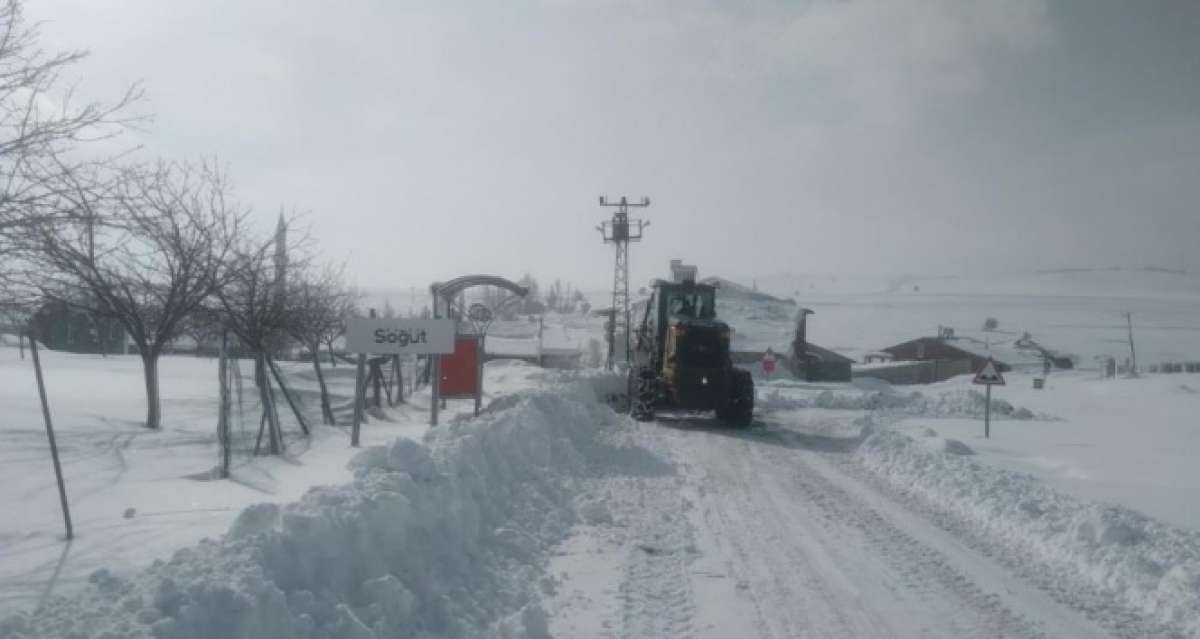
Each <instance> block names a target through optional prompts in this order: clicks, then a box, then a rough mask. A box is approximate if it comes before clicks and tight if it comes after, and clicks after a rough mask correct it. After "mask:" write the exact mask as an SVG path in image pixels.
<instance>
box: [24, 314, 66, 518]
mask: <svg viewBox="0 0 1200 639" xmlns="http://www.w3.org/2000/svg"><path fill="white" fill-rule="evenodd" d="M29 353H30V354H31V355H33V371H34V374H35V375H36V376H37V385H38V396H39V397H41V400H42V417H43V418H45V420H46V438H47V439H49V440H50V458H51V459H53V460H54V477H55V478H56V479H57V480H58V499H59V501H60V502H61V503H62V511H63V523H64V524H66V527H67V539H68V540H71V539H73V538H74V537H75V533H74V531H73V530H72V529H71V509H70V508H69V507H68V506H67V484H66V482H64V481H63V474H62V464H60V463H59V462H58V445H57V444H56V443H55V442H54V425H53V424H52V423H51V421H50V402H49V401H47V400H46V382H45V381H44V380H43V379H42V361H41V360H40V359H39V358H38V350H37V340H35V339H34V338H33V335H30V336H29Z"/></svg>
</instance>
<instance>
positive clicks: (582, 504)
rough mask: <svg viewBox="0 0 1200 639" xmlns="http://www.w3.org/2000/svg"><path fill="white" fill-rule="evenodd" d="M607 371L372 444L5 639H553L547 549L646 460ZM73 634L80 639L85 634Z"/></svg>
mask: <svg viewBox="0 0 1200 639" xmlns="http://www.w3.org/2000/svg"><path fill="white" fill-rule="evenodd" d="M610 382H612V380H610V379H608V378H607V377H599V378H583V379H579V380H576V381H571V382H564V383H562V384H558V385H556V386H555V387H554V388H553V389H551V390H547V391H544V392H538V393H528V394H523V395H514V396H509V397H505V398H502V399H500V400H498V401H496V402H494V403H493V406H492V407H491V408H490V409H489V410H488V411H486V412H485V414H483V415H482V416H480V417H479V418H475V419H456V420H454V421H452V422H451V423H450V424H448V425H446V426H445V427H441V428H438V429H434V430H432V431H431V432H430V433H429V435H428V436H427V437H426V438H425V441H424V443H416V442H413V441H411V440H404V439H400V440H397V441H396V442H394V443H393V444H391V445H390V446H386V447H374V448H370V449H367V450H365V451H363V452H362V453H361V454H359V455H358V456H357V457H355V458H354V460H353V461H352V462H351V465H352V468H353V470H354V480H353V481H352V482H351V483H350V484H347V485H344V486H340V487H329V488H316V489H313V490H312V491H310V492H309V493H308V494H306V495H305V496H304V497H303V498H302V499H301V500H300V501H299V502H296V503H294V504H290V505H286V506H279V505H275V504H260V505H258V506H252V507H250V508H248V509H246V510H245V511H243V512H242V514H241V515H240V516H239V517H238V518H237V520H236V521H235V522H234V524H233V526H232V527H231V528H230V531H229V533H228V534H227V535H225V536H224V537H223V538H221V539H218V540H214V541H210V540H206V541H203V542H201V543H200V544H198V545H197V546H195V547H192V548H187V549H184V550H181V551H179V552H177V553H176V554H175V555H174V556H173V557H172V558H171V559H170V560H169V561H159V562H155V563H154V564H153V565H152V566H150V567H149V568H147V569H145V570H143V571H140V572H137V573H134V574H130V575H123V574H121V575H119V574H114V573H112V572H109V571H106V570H101V571H97V572H96V573H94V574H93V575H92V577H91V578H90V580H89V581H90V582H91V584H90V586H89V587H88V588H87V589H86V590H85V591H84V592H83V593H81V594H79V595H76V596H72V597H70V598H63V599H54V600H51V601H50V602H48V603H47V604H46V605H44V606H43V607H42V608H40V609H39V610H38V611H36V612H33V613H19V614H17V615H13V616H10V617H8V618H6V619H3V620H0V637H5V638H8V637H14V638H15V637H67V636H78V637H158V638H180V639H183V638H200V637H230V638H232V637H255V638H264V639H265V638H271V637H279V638H284V637H287V638H293V637H353V638H370V637H391V636H400V635H403V636H414V637H467V636H479V635H488V636H504V637H541V636H545V635H546V634H547V631H546V620H545V614H544V613H543V611H542V609H541V607H540V605H539V601H540V599H541V597H542V595H543V594H544V593H546V592H550V591H552V590H553V589H554V587H555V586H554V580H553V578H551V577H549V576H548V575H546V573H545V570H544V568H545V561H546V560H545V551H546V549H548V548H549V547H550V546H551V545H553V544H555V543H557V542H559V541H561V540H562V539H564V538H565V537H566V535H567V534H568V531H569V529H570V527H571V526H572V525H573V524H574V523H575V522H576V520H577V519H578V518H581V517H582V518H584V519H591V518H594V517H595V516H596V513H595V512H593V511H595V510H597V509H598V508H599V509H603V505H602V504H599V503H598V502H594V501H591V500H589V498H588V497H586V495H585V492H584V487H583V482H584V481H585V480H586V478H587V474H588V472H589V469H590V468H593V467H595V466H596V464H595V463H594V462H596V461H598V460H605V462H606V464H605V465H609V463H611V461H612V460H613V459H614V458H616V459H619V458H620V456H621V455H623V454H626V453H629V454H637V453H641V452H643V451H634V450H632V449H628V448H621V447H620V446H618V445H615V444H614V443H612V442H613V441H615V440H614V439H613V437H614V434H615V431H617V430H618V427H619V424H620V423H621V422H620V421H619V420H618V418H617V417H616V415H615V414H614V413H613V412H612V411H611V410H610V409H609V408H608V407H607V406H605V405H603V404H602V403H600V402H599V401H597V397H598V396H602V392H603V391H604V390H611V389H599V390H598V387H599V386H604V385H606V384H608V385H611V384H610ZM72 633H76V634H72Z"/></svg>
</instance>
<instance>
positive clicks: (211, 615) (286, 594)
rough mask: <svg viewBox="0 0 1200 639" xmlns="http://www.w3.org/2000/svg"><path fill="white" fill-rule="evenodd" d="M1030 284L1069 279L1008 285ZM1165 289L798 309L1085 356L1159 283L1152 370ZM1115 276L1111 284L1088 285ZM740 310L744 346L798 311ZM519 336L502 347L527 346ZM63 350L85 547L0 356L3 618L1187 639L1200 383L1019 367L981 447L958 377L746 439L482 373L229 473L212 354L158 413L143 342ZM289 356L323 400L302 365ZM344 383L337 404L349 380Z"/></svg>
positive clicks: (512, 368)
mask: <svg viewBox="0 0 1200 639" xmlns="http://www.w3.org/2000/svg"><path fill="white" fill-rule="evenodd" d="M1042 277H1049V278H1050V280H1045V281H1052V282H1057V281H1059V280H1064V281H1067V282H1068V283H1069V284H1070V285H1071V286H1072V287H1075V288H1076V289H1077V290H1078V291H1079V292H1080V295H1079V296H1076V297H1070V296H1066V295H1064V294H1063V292H1062V291H1056V290H1052V289H1053V287H1052V286H1049V285H1047V286H1046V288H1045V289H1044V290H1039V293H1038V294H1036V295H1029V294H1027V293H1028V291H1026V294H1017V293H1020V292H1021V290H1020V286H1023V285H1029V282H1030V281H1043V280H1040V279H1039V278H1042ZM1178 277H1180V276H1178V274H1165V273H1157V272H1149V274H1146V273H1144V272H1136V273H1135V274H1133V275H1130V274H1129V273H1126V272H1117V274H1116V275H1114V274H1112V273H1105V272H1101V273H1100V275H1097V274H1096V273H1095V272H1084V274H1082V275H1081V274H1080V273H1067V274H1047V275H1028V276H1022V277H1021V278H1017V279H1016V280H1015V281H1016V283H1015V284H1012V288H1014V291H1015V293H1014V294H1013V295H1012V296H1011V297H1006V298H1004V304H1007V305H1008V306H1003V305H1001V306H995V307H989V306H987V305H986V302H987V300H989V299H994V298H992V297H988V296H987V295H975V294H973V293H972V294H967V293H963V292H962V291H959V290H951V289H952V288H954V287H958V288H974V287H975V284H971V286H969V287H967V286H965V285H962V286H960V285H961V284H962V283H961V282H957V281H956V280H945V281H941V280H934V281H927V280H921V281H920V282H919V283H917V284H914V283H913V282H912V281H911V280H898V281H897V283H895V285H894V286H891V287H889V288H885V289H883V290H874V291H873V290H870V289H866V287H865V285H864V287H863V289H864V290H862V291H851V292H850V293H838V292H836V291H824V290H821V289H820V288H819V287H817V286H816V285H815V283H816V280H814V283H813V286H812V287H811V288H810V289H809V290H810V292H809V293H808V294H807V295H808V297H810V298H811V299H817V302H810V301H806V300H803V299H802V300H801V302H802V303H803V304H804V305H806V306H810V307H813V308H817V309H818V316H817V317H814V318H813V324H811V325H810V336H811V337H812V339H813V340H814V341H816V342H817V343H820V344H823V345H826V346H836V345H838V342H841V341H842V340H843V339H844V340H845V341H844V343H843V344H844V345H848V346H849V347H850V350H853V349H860V350H861V351H864V352H865V351H869V350H873V349H875V348H878V347H879V346H885V345H887V343H888V340H891V339H892V338H891V337H889V336H892V335H894V336H896V339H895V340H894V341H901V338H900V337H899V336H900V335H901V334H904V336H903V339H907V338H909V337H914V336H917V335H923V334H928V333H930V332H932V331H931V330H920V331H919V332H918V333H916V334H906V333H905V332H906V331H907V330H909V329H910V328H911V329H912V330H918V329H917V327H919V326H924V324H925V323H929V322H932V323H933V324H934V328H936V324H937V323H939V322H940V323H945V324H951V325H953V324H954V322H955V320H954V319H953V317H951V318H950V319H946V320H944V321H943V320H941V317H942V315H943V314H947V315H953V314H954V313H958V314H960V316H961V317H962V318H963V321H965V318H968V317H975V316H976V315H978V316H979V318H978V320H974V323H981V322H982V319H983V318H984V317H987V316H989V315H995V316H996V317H997V318H998V319H1000V321H1001V326H1002V328H1006V329H1011V330H1014V331H1015V330H1020V329H1021V328H1024V329H1026V330H1031V332H1033V333H1034V337H1035V338H1037V339H1039V341H1041V342H1043V343H1045V344H1046V345H1048V346H1051V347H1056V348H1064V349H1076V352H1078V353H1079V354H1081V355H1085V354H1087V353H1091V352H1096V353H1097V354H1099V353H1100V351H1092V350H1087V349H1097V348H1102V347H1103V346H1104V345H1105V344H1106V343H1108V342H1106V340H1109V339H1110V338H1111V339H1113V340H1116V339H1118V338H1121V339H1123V337H1124V336H1123V334H1122V333H1121V332H1120V331H1119V330H1116V329H1111V330H1110V328H1111V327H1100V325H1099V324H1097V325H1096V328H1094V329H1087V328H1086V326H1087V325H1088V324H1087V323H1088V322H1089V321H1091V320H1092V318H1093V317H1094V316H1099V317H1101V318H1102V321H1105V322H1110V323H1112V318H1111V317H1108V315H1104V314H1106V313H1110V311H1112V309H1117V308H1123V307H1128V306H1129V305H1130V304H1134V303H1144V304H1145V305H1144V306H1142V307H1135V308H1133V309H1132V310H1133V311H1134V313H1135V318H1138V322H1139V323H1138V331H1139V332H1138V339H1139V360H1141V359H1142V352H1143V350H1142V349H1143V347H1142V344H1143V341H1144V342H1145V343H1146V346H1145V351H1144V352H1147V353H1149V355H1147V357H1148V358H1149V359H1148V360H1147V361H1154V359H1153V358H1155V357H1161V358H1163V359H1173V360H1189V359H1192V360H1195V359H1200V357H1197V355H1198V354H1200V350H1193V347H1194V345H1193V344H1192V342H1191V341H1190V340H1191V339H1192V337H1194V332H1195V331H1193V330H1192V329H1191V328H1188V327H1190V326H1191V322H1193V321H1195V320H1192V319H1191V317H1188V316H1187V309H1189V308H1192V309H1194V308H1195V305H1196V304H1197V299H1200V295H1194V294H1193V293H1191V292H1189V290H1190V289H1189V288H1188V286H1187V285H1186V284H1187V283H1188V282H1190V280H1186V279H1184V280H1180V279H1172V278H1178ZM1022 278H1023V279H1022ZM1105 278H1107V280H1106V279H1105ZM1161 278H1165V279H1161ZM1142 280H1146V281H1149V282H1150V284H1147V285H1146V286H1144V287H1141V288H1138V287H1137V286H1136V284H1137V282H1138V281H1142ZM795 281H796V280H795V279H793V280H791V282H792V283H793V284H794V283H795ZM1105 281H1107V282H1108V284H1107V285H1106V286H1108V288H1109V289H1111V290H1112V291H1113V292H1114V294H1119V296H1117V297H1103V296H1100V295H1096V296H1095V297H1088V296H1091V295H1092V294H1093V293H1095V292H1096V291H1093V290H1091V289H1089V288H1088V287H1089V286H1093V285H1094V286H1093V288H1098V289H1103V288H1104V287H1105V286H1103V285H1104V282H1105ZM769 282H770V280H769V279H768V278H764V279H763V280H760V282H759V284H760V287H764V288H765V285H766V284H768V283H769ZM931 282H932V283H931ZM1022 282H1023V284H1022ZM1156 282H1157V283H1156ZM993 284H994V286H995V287H996V288H998V289H1003V286H1002V285H1004V286H1007V285H1006V284H1004V282H1003V281H999V282H998V283H993ZM913 286H919V287H920V291H919V292H916V291H913V290H912V287H913ZM939 286H940V287H943V288H946V291H945V297H939V296H935V295H933V294H934V293H937V292H938V291H939V290H940V289H939ZM797 288H798V287H797ZM926 293H930V295H926ZM819 295H825V296H826V297H825V298H824V300H825V303H827V304H828V305H827V306H826V307H824V308H822V307H821V306H819V303H821V300H820V299H819V298H818V296H819ZM916 295H920V296H921V298H920V299H918V298H916V297H915V296H916ZM855 296H858V297H855ZM909 297H912V299H909ZM854 300H858V301H854ZM939 300H941V302H939ZM730 308H731V307H730V305H729V304H726V305H725V310H729V309H730ZM734 308H740V309H741V310H740V311H735V312H734V313H733V315H734V316H732V317H730V318H729V319H730V320H731V321H732V323H733V324H734V325H735V326H736V327H737V328H738V330H739V332H740V333H741V334H742V335H759V336H763V335H768V336H769V335H771V334H773V332H774V331H776V330H777V329H779V328H784V330H786V328H785V327H788V325H789V324H790V318H788V317H786V315H785V316H783V317H775V316H774V315H779V313H778V312H777V311H774V310H772V309H769V308H762V307H755V306H754V305H752V304H751V305H745V306H741V307H734ZM1153 308H1158V309H1159V310H1160V311H1161V313H1162V316H1161V317H1160V320H1161V322H1160V323H1159V324H1155V322H1154V321H1153V320H1154V318H1155V317H1156V316H1154V315H1153V313H1152V309H1153ZM1005 309H1007V310H1005ZM839 313H841V315H838V314H839ZM831 316H833V317H834V318H835V319H833V320H831V319H830V317H831ZM855 318H858V319H857V320H856V319H855ZM1051 318H1056V319H1054V322H1055V323H1061V324H1062V328H1061V330H1060V332H1059V333H1053V332H1051V331H1050V329H1051V328H1053V327H1052V326H1051V325H1050V324H1051V323H1050V319H1051ZM821 319H824V320H825V322H827V324H822V323H821V322H820V320H821ZM567 320H571V321H570V322H568V321H567ZM1039 322H1040V324H1039ZM1172 322H1173V323H1172ZM1143 325H1147V326H1145V328H1144V329H1143ZM1031 326H1042V328H1041V329H1037V328H1029V327H1031ZM1114 326H1116V327H1117V329H1119V328H1120V327H1119V326H1118V325H1117V324H1116V323H1114ZM1019 327H1020V328H1019ZM509 328H510V329H511V330H502V331H500V332H498V335H503V336H505V337H507V338H508V339H515V340H525V339H528V334H527V331H526V330H518V329H525V328H527V327H517V326H514V327H509ZM598 330H599V324H598V322H595V321H592V320H591V319H587V320H579V321H575V320H572V318H565V319H564V318H555V320H554V321H553V322H551V323H548V325H547V327H546V330H545V333H546V334H556V335H560V336H562V338H563V339H562V341H563V342H564V344H582V343H586V340H587V339H591V338H592V337H591V336H593V335H595V332H596V331H598ZM1039 330H1040V331H1042V332H1039ZM1143 330H1144V331H1145V332H1146V335H1145V337H1143ZM822 331H828V332H829V334H830V335H839V334H840V335H844V338H837V339H836V340H835V339H826V338H823V337H822ZM1156 331H1157V332H1156ZM1110 334H1111V335H1110ZM1156 335H1157V337H1156ZM1051 337H1053V339H1051ZM1072 339H1074V340H1076V341H1075V342H1071V341H1070V340H1072ZM1072 344H1075V345H1076V346H1078V348H1076V346H1072ZM1113 344H1114V345H1115V344H1116V342H1115V341H1114V342H1113ZM1064 345H1065V346H1064ZM1114 348H1116V346H1114ZM1113 354H1114V355H1119V354H1120V353H1119V351H1114V352H1113ZM44 359H45V362H44V363H45V365H46V369H47V371H48V384H49V392H50V398H51V403H52V410H53V415H54V418H55V423H56V427H57V432H58V436H59V444H60V448H61V449H62V453H63V458H64V469H65V472H66V476H67V482H68V484H67V485H68V491H69V493H70V497H71V503H72V508H73V515H74V516H75V524H76V532H77V534H78V538H77V539H76V540H75V541H74V542H72V543H70V544H65V543H63V541H62V539H61V535H62V531H61V522H60V519H59V512H58V505H57V496H56V493H55V487H54V478H53V474H52V470H51V466H50V461H49V457H48V454H47V451H46V444H45V434H44V431H43V430H42V426H41V414H40V408H39V406H38V403H37V395H36V389H35V387H34V383H33V374H32V369H31V366H30V362H29V361H28V360H25V361H22V360H20V359H19V358H18V357H17V352H16V350H15V349H12V348H3V349H0V404H2V405H4V406H5V411H4V419H3V421H2V422H0V443H2V445H0V509H3V512H6V513H15V516H9V517H6V518H4V520H3V521H0V638H3V639H8V638H9V637H14V638H16V637H23V638H25V637H65V636H78V637H138V636H154V637H215V636H222V637H353V638H356V639H357V638H360V637H362V638H366V637H391V636H418V637H447V636H448V637H474V636H499V637H545V636H557V637H684V636H696V637H727V636H754V637H799V636H819V637H893V636H931V637H995V636H1006V637H1009V636H1016V637H1102V636H1111V637H1146V636H1151V637H1157V636H1161V637H1173V636H1195V637H1200V510H1198V509H1197V507H1196V506H1195V504H1194V499H1189V498H1190V495H1189V491H1190V489H1191V487H1192V486H1194V485H1196V483H1197V480H1200V471H1197V470H1196V468H1197V466H1196V465H1195V464H1194V463H1193V458H1194V452H1195V450H1197V444H1200V427H1197V426H1196V425H1195V424H1196V421H1195V415H1196V414H1197V413H1198V409H1200V395H1198V394H1197V391H1200V375H1195V374H1173V375H1165V374H1162V375H1145V376H1143V377H1142V378H1139V379H1115V380H1102V379H1100V378H1099V376H1098V374H1097V373H1096V372H1095V371H1089V370H1079V371H1073V372H1055V373H1053V374H1052V375H1051V376H1050V378H1049V380H1048V382H1047V384H1046V388H1044V389H1042V390H1035V389H1033V388H1032V383H1031V380H1030V376H1029V375H1028V374H1025V373H1022V372H1015V373H1011V374H1009V380H1008V382H1009V384H1008V386H1005V387H1001V388H997V389H995V394H994V397H993V400H994V402H993V418H994V420H993V424H992V437H991V438H990V439H986V440H985V439H983V437H982V419H981V418H982V411H983V408H984V405H983V398H982V396H981V394H980V393H978V391H977V389H976V387H972V386H971V385H970V384H969V380H968V379H963V378H960V379H955V380H950V381H947V382H943V383H940V384H935V385H929V386H911V387H889V386H887V385H886V384H883V383H880V382H873V381H868V380H863V381H860V382H857V383H855V384H808V383H803V382H799V381H796V380H788V379H778V378H777V379H772V380H762V379H760V380H759V385H758V407H757V411H756V420H755V426H754V427H753V428H751V429H748V430H743V431H736V430H728V429H725V428H723V427H721V426H719V425H717V424H716V423H714V422H713V421H712V420H710V419H708V418H706V417H695V416H689V415H673V414H665V415H661V416H660V418H659V419H658V420H657V421H656V422H655V423H652V424H638V423H636V422H633V421H631V420H629V419H627V418H626V417H625V416H623V415H620V414H618V413H616V412H614V411H612V410H611V409H610V407H609V406H607V405H605V401H606V399H607V398H608V397H609V396H610V395H611V394H612V393H614V392H618V391H619V390H621V389H622V388H623V385H624V382H623V379H622V378H620V377H619V376H612V375H606V374H604V373H602V372H599V371H594V370H585V371H542V370H540V369H537V368H534V367H531V366H529V365H526V364H522V363H519V362H513V361H496V362H492V363H489V364H488V365H487V367H486V372H485V374H486V386H487V388H488V390H489V397H488V401H487V402H485V403H486V404H487V405H488V409H487V410H486V411H485V413H484V414H483V415H481V416H480V417H479V418H472V417H470V416H469V410H470V402H451V403H450V410H449V411H448V415H447V418H448V419H447V421H448V422H449V423H448V424H447V426H446V427H444V428H438V429H435V430H430V429H428V428H427V426H426V425H425V421H426V418H427V413H426V410H427V405H428V395H427V394H425V395H421V394H418V395H417V396H416V397H415V398H413V399H412V400H411V403H410V404H409V405H407V406H403V407H398V408H393V409H386V410H384V411H382V412H380V413H378V414H377V415H376V416H375V418H374V419H372V420H371V423H370V424H369V425H368V426H366V427H365V429H364V438H365V442H364V443H365V445H366V446H367V447H366V448H364V450H362V451H356V450H353V449H351V448H350V447H349V442H348V434H347V433H346V431H345V429H344V428H343V427H323V426H316V427H315V431H314V435H313V436H312V437H311V438H308V439H305V438H303V437H300V436H299V434H298V432H297V431H296V429H295V424H288V425H287V426H286V427H287V429H288V442H289V448H288V450H289V452H288V454H287V455H285V456H283V457H279V458H270V457H259V458H252V457H250V456H249V455H242V456H239V458H238V459H237V460H236V463H235V466H236V468H235V472H234V479H233V480H232V481H224V480H214V479H212V474H211V472H210V471H211V470H212V469H213V467H214V466H216V464H217V461H218V460H217V446H216V436H215V397H216V380H215V378H216V371H215V364H214V362H213V361H212V360H207V359H197V358H191V357H169V358H166V359H165V360H164V362H163V365H162V371H163V383H162V387H163V392H164V409H165V411H164V413H165V419H164V429H163V430H162V431H161V432H155V433H152V432H148V431H145V430H144V429H142V428H141V427H140V426H138V420H139V419H140V417H141V413H142V411H143V410H144V406H143V401H142V391H141V373H140V365H139V363H138V361H137V360H136V359H135V358H127V357H109V358H100V357H91V356H78V355H64V354H58V353H46V354H45V358H44ZM1084 362H1085V363H1087V362H1086V360H1084ZM286 368H287V375H288V378H289V380H291V382H292V384H293V386H294V387H295V388H296V389H297V390H298V391H299V394H300V395H301V397H302V399H306V400H307V401H306V402H305V405H306V411H307V412H308V413H310V414H311V415H312V416H313V417H316V416H317V415H318V414H319V413H317V411H315V410H313V409H315V408H316V406H315V403H314V402H312V401H311V393H312V389H313V388H314V385H313V381H312V377H311V371H310V368H309V367H308V365H304V364H287V365H286ZM246 370H247V372H248V371H249V367H248V366H246ZM331 377H332V383H333V388H334V391H335V395H337V396H338V397H339V399H338V400H337V402H335V403H336V404H337V405H338V406H337V409H338V412H339V415H341V416H342V417H343V419H344V418H345V410H346V408H347V406H346V397H348V395H349V389H350V384H351V378H350V369H349V367H345V366H340V367H338V368H337V369H336V371H332V372H331ZM249 411H250V415H251V417H250V421H251V422H252V423H251V424H249V425H243V426H242V430H243V431H244V430H245V429H247V428H249V429H250V430H253V428H252V427H255V426H256V425H257V423H256V422H255V421H254V415H255V413H254V412H253V407H252V406H251V407H250V409H249ZM312 421H314V422H319V419H313V420H312ZM255 504H259V505H255ZM247 506H251V507H250V508H249V509H246V507H247ZM202 540H204V541H202ZM72 632H75V633H77V634H75V635H72V634H70V633H72ZM105 633H108V634H105Z"/></svg>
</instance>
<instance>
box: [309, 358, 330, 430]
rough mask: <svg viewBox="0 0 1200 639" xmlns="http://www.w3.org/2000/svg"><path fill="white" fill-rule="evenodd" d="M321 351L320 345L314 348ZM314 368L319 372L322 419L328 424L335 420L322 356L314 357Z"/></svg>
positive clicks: (318, 381)
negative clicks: (322, 365)
mask: <svg viewBox="0 0 1200 639" xmlns="http://www.w3.org/2000/svg"><path fill="white" fill-rule="evenodd" d="M318 352H320V346H319V345H318V347H317V348H314V349H313V353H318ZM313 370H314V371H316V373H317V384H319V385H320V386H321V421H323V422H324V423H326V424H332V423H334V422H333V408H332V407H331V406H330V405H329V388H328V387H326V386H325V374H324V373H322V372H321V358H320V357H319V356H314V357H313Z"/></svg>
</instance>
